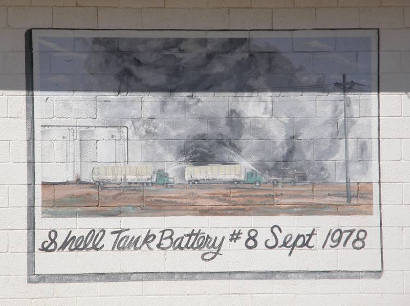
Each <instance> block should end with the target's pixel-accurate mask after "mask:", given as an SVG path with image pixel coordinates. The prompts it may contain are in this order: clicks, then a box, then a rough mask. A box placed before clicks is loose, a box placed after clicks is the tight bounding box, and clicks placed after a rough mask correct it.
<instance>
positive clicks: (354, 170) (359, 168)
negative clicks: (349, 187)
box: [336, 161, 379, 183]
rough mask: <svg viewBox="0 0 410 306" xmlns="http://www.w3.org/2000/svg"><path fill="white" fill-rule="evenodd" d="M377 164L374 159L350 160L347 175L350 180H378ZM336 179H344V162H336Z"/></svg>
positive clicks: (342, 180) (340, 180)
mask: <svg viewBox="0 0 410 306" xmlns="http://www.w3.org/2000/svg"><path fill="white" fill-rule="evenodd" d="M378 169H379V166H378V162H375V161H351V162H349V175H350V180H351V181H352V182H373V183H376V182H378V180H379V172H378ZM336 181H337V182H345V181H346V167H345V162H336Z"/></svg>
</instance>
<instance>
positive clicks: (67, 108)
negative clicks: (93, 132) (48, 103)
mask: <svg viewBox="0 0 410 306" xmlns="http://www.w3.org/2000/svg"><path fill="white" fill-rule="evenodd" d="M53 101H54V112H55V116H56V117H57V118H96V115H97V111H96V101H95V98H93V97H90V98H85V97H83V98H81V97H76V98H73V97H69V98H68V97H56V98H53Z"/></svg>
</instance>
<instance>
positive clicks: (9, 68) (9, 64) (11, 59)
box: [1, 52, 26, 74]
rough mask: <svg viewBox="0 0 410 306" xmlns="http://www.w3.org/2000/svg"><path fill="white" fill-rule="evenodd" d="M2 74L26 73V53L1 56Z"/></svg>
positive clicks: (11, 53) (8, 53)
mask: <svg viewBox="0 0 410 306" xmlns="http://www.w3.org/2000/svg"><path fill="white" fill-rule="evenodd" d="M1 57H2V58H1V61H2V65H1V70H2V73H11V74H18V73H25V72H26V70H25V69H26V66H25V53H24V52H7V53H2V54H1Z"/></svg>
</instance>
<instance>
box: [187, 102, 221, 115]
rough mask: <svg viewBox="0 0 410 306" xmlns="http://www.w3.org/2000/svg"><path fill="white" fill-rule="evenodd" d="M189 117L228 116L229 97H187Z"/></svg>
mask: <svg viewBox="0 0 410 306" xmlns="http://www.w3.org/2000/svg"><path fill="white" fill-rule="evenodd" d="M186 109H187V117H188V118H221V117H222V118H225V117H228V99H227V98H215V97H213V98H201V97H200V98H186Z"/></svg>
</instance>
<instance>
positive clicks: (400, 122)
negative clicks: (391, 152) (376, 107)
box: [380, 117, 410, 138]
mask: <svg viewBox="0 0 410 306" xmlns="http://www.w3.org/2000/svg"><path fill="white" fill-rule="evenodd" d="M398 127H399V128H398ZM380 137H381V138H410V118H407V117H385V118H383V117H382V118H380Z"/></svg>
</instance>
